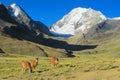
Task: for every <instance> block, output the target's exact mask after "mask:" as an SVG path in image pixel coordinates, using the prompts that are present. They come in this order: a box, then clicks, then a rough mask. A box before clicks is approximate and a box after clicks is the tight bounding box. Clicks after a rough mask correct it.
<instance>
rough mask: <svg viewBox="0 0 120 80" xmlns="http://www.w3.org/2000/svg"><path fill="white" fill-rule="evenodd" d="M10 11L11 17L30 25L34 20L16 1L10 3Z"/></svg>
mask: <svg viewBox="0 0 120 80" xmlns="http://www.w3.org/2000/svg"><path fill="white" fill-rule="evenodd" d="M8 11H9V14H10V15H11V17H12V18H14V19H15V20H16V21H17V22H19V23H22V24H24V25H27V26H29V25H30V23H31V22H32V19H31V18H30V17H29V16H28V15H27V13H26V12H25V11H24V10H23V9H22V8H21V7H20V6H18V5H17V4H16V3H13V4H11V5H9V6H8Z"/></svg>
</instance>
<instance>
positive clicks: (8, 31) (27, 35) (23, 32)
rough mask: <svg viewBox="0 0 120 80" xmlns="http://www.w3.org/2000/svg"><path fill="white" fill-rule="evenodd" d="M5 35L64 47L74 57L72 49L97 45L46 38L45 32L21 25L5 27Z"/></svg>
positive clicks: (89, 47)
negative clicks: (37, 31) (32, 30)
mask: <svg viewBox="0 0 120 80" xmlns="http://www.w3.org/2000/svg"><path fill="white" fill-rule="evenodd" d="M2 32H3V33H4V34H5V35H9V36H10V37H12V38H17V39H19V40H27V41H31V42H34V43H37V44H41V45H45V46H49V47H52V48H56V49H64V50H65V51H66V54H67V55H68V56H69V57H73V55H72V54H73V52H72V51H80V50H85V49H94V48H96V47H97V45H75V44H68V43H67V42H65V41H60V40H56V39H53V38H46V37H44V34H43V33H40V34H39V35H35V33H34V32H31V31H30V30H29V29H28V30H27V29H23V27H21V26H11V27H4V28H3V31H2Z"/></svg>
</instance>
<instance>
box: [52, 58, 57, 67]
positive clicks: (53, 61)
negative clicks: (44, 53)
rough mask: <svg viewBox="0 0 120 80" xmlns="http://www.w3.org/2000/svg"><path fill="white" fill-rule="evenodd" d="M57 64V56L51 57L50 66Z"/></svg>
mask: <svg viewBox="0 0 120 80" xmlns="http://www.w3.org/2000/svg"><path fill="white" fill-rule="evenodd" d="M57 65H58V58H56V57H51V66H53V67H55V66H57Z"/></svg>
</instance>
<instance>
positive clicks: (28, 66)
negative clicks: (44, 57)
mask: <svg viewBox="0 0 120 80" xmlns="http://www.w3.org/2000/svg"><path fill="white" fill-rule="evenodd" d="M22 70H23V71H24V72H26V70H29V72H30V73H32V67H31V64H30V63H29V62H28V61H24V60H23V61H22Z"/></svg>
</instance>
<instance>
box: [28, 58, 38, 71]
mask: <svg viewBox="0 0 120 80" xmlns="http://www.w3.org/2000/svg"><path fill="white" fill-rule="evenodd" d="M29 62H30V64H31V68H34V69H35V67H36V66H37V65H38V58H36V59H35V60H30V61H29Z"/></svg>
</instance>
